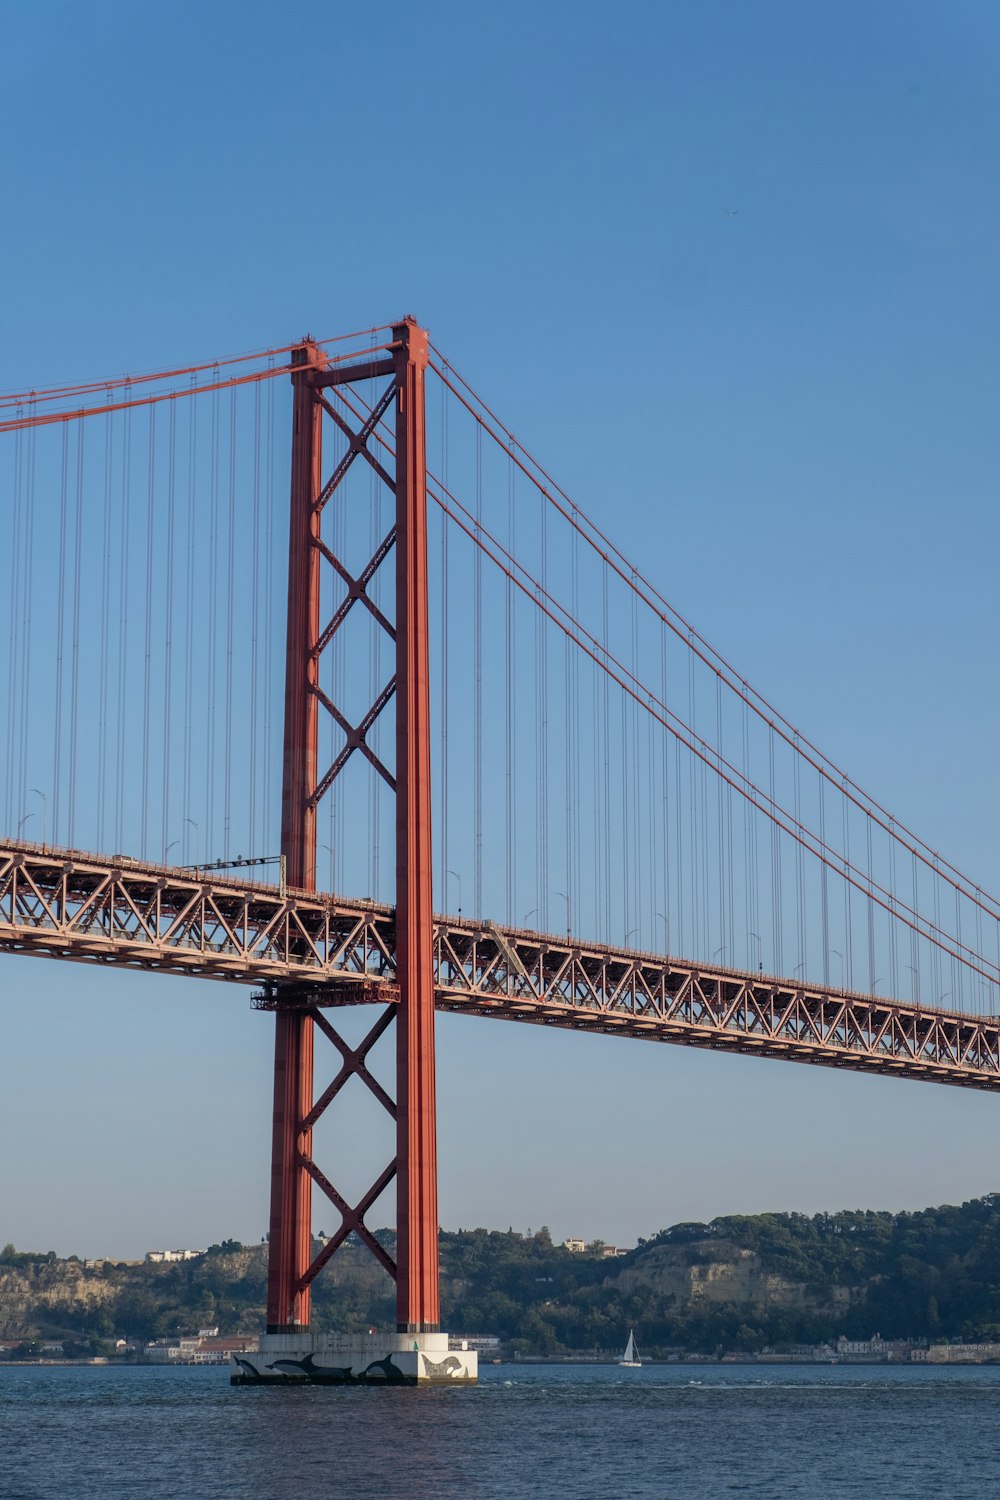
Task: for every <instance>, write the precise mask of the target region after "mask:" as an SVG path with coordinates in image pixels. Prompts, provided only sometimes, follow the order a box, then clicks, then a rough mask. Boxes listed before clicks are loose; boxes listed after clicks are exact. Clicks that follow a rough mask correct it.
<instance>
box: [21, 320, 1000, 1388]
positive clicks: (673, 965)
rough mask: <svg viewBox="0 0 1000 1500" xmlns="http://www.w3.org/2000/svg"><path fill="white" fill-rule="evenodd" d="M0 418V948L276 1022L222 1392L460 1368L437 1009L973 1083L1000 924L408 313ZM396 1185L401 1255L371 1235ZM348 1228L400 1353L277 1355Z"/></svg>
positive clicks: (999, 1044)
mask: <svg viewBox="0 0 1000 1500" xmlns="http://www.w3.org/2000/svg"><path fill="white" fill-rule="evenodd" d="M0 433H2V434H3V443H2V446H0V475H2V479H0V485H2V494H3V503H4V507H5V515H6V525H7V530H8V536H9V538H10V544H9V548H8V550H7V553H6V556H5V557H4V558H3V559H0V608H2V609H3V610H4V611H5V613H6V617H7V621H8V627H9V646H8V651H7V653H6V656H5V658H4V659H3V660H0V672H2V673H3V674H4V677H5V686H6V701H7V705H8V708H7V714H8V727H7V738H6V748H7V755H6V763H5V765H4V767H3V771H2V776H0V806H2V809H3V819H4V821H3V824H2V828H3V830H4V835H5V836H4V837H3V838H2V839H0V949H2V950H3V951H6V952H13V953H22V954H34V955H37V956H40V957H47V958H59V959H64V960H73V961H78V962H87V963H100V964H116V965H120V966H125V967H129V968H133V969H145V970H159V971H165V972H169V973H173V974H177V975H185V974H186V975H192V976H197V977H200V978H203V979H205V978H208V979H216V980H220V981H225V982H229V983H235V984H242V985H249V986H253V987H254V990H255V994H254V1001H253V1003H254V1004H255V1005H256V1006H257V1007H258V1009H260V1010H262V1011H273V1012H274V1013H275V1061H274V1115H273V1143H272V1169H271V1182H272V1188H271V1206H270V1234H269V1275H268V1312H267V1326H268V1334H267V1338H266V1339H265V1340H264V1348H265V1353H264V1354H263V1355H262V1356H261V1357H260V1359H259V1360H257V1362H256V1363H251V1362H244V1366H243V1367H241V1369H240V1370H239V1371H238V1372H237V1375H236V1378H238V1379H241V1380H258V1379H294V1378H304V1379H327V1380H331V1381H333V1380H357V1379H389V1380H396V1379H405V1380H416V1379H421V1380H423V1379H459V1380H461V1379H469V1378H473V1377H474V1374H475V1356H474V1355H469V1354H467V1353H465V1352H461V1351H460V1352H459V1353H457V1354H456V1353H455V1352H449V1351H448V1345H447V1339H446V1336H445V1335H444V1334H443V1333H441V1332H440V1330H439V1322H440V1317H439V1305H438V1264H437V1230H438V1215H437V1163H436V1116H435V1059H434V1012H435V1010H450V1011H457V1012H466V1013H469V1014H474V1015H477V1016H486V1017H489V1016H492V1017H494V1018H499V1019H504V1020H509V1021H520V1022H529V1023H532V1024H536V1025H545V1026H555V1027H568V1028H574V1029H578V1030H587V1031H595V1032H602V1033H606V1034H614V1033H620V1034H622V1035H624V1036H628V1037H633V1038H639V1039H643V1038H644V1039H647V1040H653V1041H661V1042H674V1043H680V1044H682V1045H687V1046H697V1047H703V1048H716V1049H721V1050H728V1051H735V1052H741V1053H746V1054H748V1055H759V1056H766V1057H778V1058H786V1059H789V1060H793V1061H799V1062H806V1063H813V1064H819V1065H822V1066H826V1067H837V1068H847V1069H852V1070H856V1071H870V1072H878V1073H883V1074H898V1075H899V1076H901V1077H904V1078H911V1079H924V1080H927V1081H931V1082H937V1083H949V1084H954V1085H958V1086H960V1087H965V1088H979V1089H997V1088H1000V1019H998V999H1000V904H998V902H997V900H996V899H995V898H994V897H992V896H990V895H989V894H988V893H986V892H985V891H984V890H982V889H981V888H980V887H979V886H978V885H977V884H976V883H975V882H974V881H972V880H971V879H970V878H968V877H967V876H966V875H964V874H963V873H962V872H961V871H959V870H958V869H957V868H956V867H955V866H954V865H953V864H951V863H950V862H949V861H948V860H947V859H946V858H945V857H944V856H943V855H941V854H940V853H938V852H936V851H935V850H934V849H932V848H931V847H930V846H929V845H928V844H926V843H925V842H924V841H923V840H922V839H921V838H920V837H919V836H918V835H917V834H916V833H915V832H914V831H913V830H912V829H911V828H910V827H908V826H907V825H906V824H904V823H903V822H901V821H900V820H899V819H898V818H896V817H894V816H893V815H892V814H891V813H890V812H889V810H888V809H887V808H886V807H885V806H884V805H883V804H882V803H881V802H879V801H878V800H876V799H875V798H874V797H873V796H871V795H870V794H869V793H867V792H866V791H864V790H863V789H862V788H861V787H860V786H859V785H858V784H857V783H856V782H855V781H854V780H853V779H852V777H851V776H850V775H849V774H848V773H847V772H846V771H845V770H844V769H842V768H841V767H840V766H838V765H836V764H835V763H834V762H833V761H832V760H831V759H830V758H829V757H827V756H826V755H825V754H824V753H823V752H822V751H821V750H820V748H819V747H818V746H816V745H815V744H814V743H812V742H811V741H810V740H809V739H808V738H806V736H805V735H804V734H803V733H802V732H801V731H799V730H798V729H797V728H796V727H795V726H794V725H793V724H792V723H791V722H790V721H789V720H788V719H787V718H786V717H785V716H784V715H782V714H781V713H780V712H779V710H778V709H777V708H776V707H775V706H773V705H772V704H771V703H770V702H768V700H767V699H766V698H765V697H764V696H763V695H762V694H761V693H760V692H759V691H757V690H756V689H755V688H754V687H753V686H752V685H751V684H750V682H749V681H748V679H747V677H746V676H745V675H743V674H742V672H740V671H739V670H737V668H736V667H735V666H734V665H732V664H731V663H730V662H729V661H728V660H727V659H726V658H724V657H723V656H722V655H720V654H719V653H718V652H717V651H716V650H714V649H713V647H712V646H711V645H710V644H709V642H708V640H707V639H706V638H705V637H704V636H703V635H701V634H700V632H699V631H698V630H697V629H696V628H695V626H694V624H693V623H691V622H690V621H688V620H687V619H686V618H684V617H683V616H682V615H681V614H680V613H678V611H677V610H676V609H675V608H674V607H673V606H672V605H671V604H670V602H669V600H668V598H667V596H666V593H665V592H663V591H661V588H660V587H659V586H658V584H657V582H656V581H655V579H654V578H653V576H651V575H652V574H653V572H654V569H653V568H652V567H651V566H650V565H648V564H646V565H643V566H641V567H640V566H638V565H637V564H636V563H635V562H633V561H630V560H629V559H628V557H627V555H626V553H625V551H624V550H622V549H621V548H620V547H619V546H618V545H617V543H616V542H615V541H614V540H613V539H612V537H611V535H610V533H609V528H608V527H607V526H605V525H603V524H599V523H598V521H597V520H595V519H594V516H593V515H592V514H591V513H590V512H589V511H588V510H585V509H584V508H583V507H582V505H581V504H580V503H579V502H578V501H577V500H575V499H574V498H572V497H571V496H570V495H569V494H567V493H566V491H565V490H564V489H563V488H562V487H561V486H560V485H559V484H558V483H557V481H556V480H555V479H554V478H553V477H552V475H551V474H550V473H549V472H548V471H547V470H546V469H545V468H543V467H542V465H541V464H540V462H539V461H538V460H537V459H536V458H535V457H533V456H532V455H531V454H530V453H529V452H528V451H527V450H526V449H525V448H524V447H523V446H522V444H521V443H520V442H519V441H518V440H517V439H516V438H515V436H514V434H513V433H512V432H511V431H510V430H509V428H508V427H507V426H506V425H505V424H504V423H503V422H502V420H501V419H500V418H499V417H498V416H497V414H496V413H495V412H494V411H493V409H492V408H491V407H490V406H489V405H487V403H486V401H485V400H484V399H483V398H482V397H481V396H480V395H478V394H477V392H476V391H475V390H474V389H473V387H472V386H471V385H470V384H469V383H468V381H467V380H466V378H465V377H464V376H463V375H462V374H460V373H459V372H458V371H457V370H456V369H455V367H454V366H453V365H452V364H451V363H450V362H449V361H448V359H447V358H446V357H445V355H444V354H443V353H442V352H441V351H440V350H438V349H437V348H436V347H435V346H434V345H433V344H432V343H431V342H430V340H429V338H428V335H427V333H426V331H425V330H424V329H423V328H421V327H420V326H419V325H418V324H417V323H416V322H415V321H414V320H412V319H405V320H403V321H402V322H400V323H396V324H392V325H384V326H378V327H375V328H370V329H365V330H362V331H360V332H355V333H352V334H348V335H342V336H338V337H336V338H329V339H324V338H316V339H313V338H306V339H303V340H301V341H300V342H298V343H296V344H292V345H288V346H286V347H283V348H279V349H269V350H265V351H262V352H258V353H253V354H248V355H241V356H238V357H234V358H232V359H227V360H218V361H212V362H209V363H202V364H198V365H190V366H186V367H178V368H173V369H168V370H157V371H152V372H148V371H147V372H141V373H137V374H132V375H129V376H126V377H120V378H116V379H113V380H94V381H89V382H83V383H78V384H76V385H72V386H70V385H64V386H60V387H54V388H51V389H47V390H34V391H24V392H17V393H13V394H11V395H8V396H6V397H4V398H2V400H0ZM289 450H290V453H291V485H290V487H289V485H288V481H287V473H288V455H289ZM594 508H595V511H596V506H595V507H594ZM710 598H711V595H710V593H707V594H706V600H707V603H708V604H709V605H710ZM432 789H433V806H434V816H433V819H432ZM111 851H114V852H111ZM360 1005H367V1006H372V1007H375V1008H376V1010H375V1015H376V1019H375V1021H374V1024H373V1025H372V1026H371V1028H370V1030H369V1031H368V1033H367V1035H366V1036H365V1037H364V1039H363V1040H362V1041H361V1042H360V1043H355V1044H351V1043H349V1042H348V1041H346V1040H345V1038H344V1037H343V1035H342V1034H341V1031H340V1030H338V1027H337V1025H336V1024H335V1018H336V1015H337V1009H338V1007H345V1006H360ZM393 1026H394V1027H395V1060H396V1076H395V1090H394V1093H390V1092H389V1090H388V1089H387V1088H386V1087H385V1086H384V1084H383V1083H382V1081H380V1079H379V1078H378V1077H377V1076H376V1072H375V1071H374V1070H373V1066H372V1064H371V1054H372V1052H373V1049H375V1048H376V1047H377V1045H378V1043H379V1042H380V1041H381V1039H382V1038H383V1036H385V1035H386V1034H387V1033H388V1032H389V1029H390V1028H391V1027H393ZM317 1037H319V1038H321V1039H323V1040H325V1041H327V1042H329V1043H330V1044H331V1046H332V1049H333V1051H332V1056H333V1057H334V1059H335V1062H334V1064H333V1067H332V1069H331V1071H332V1072H333V1076H332V1078H330V1079H329V1080H328V1079H327V1075H326V1074H325V1073H324V1074H323V1075H322V1076H321V1078H320V1079H319V1082H320V1085H321V1086H320V1087H319V1088H318V1089H317V1080H316V1079H315V1078H314V1071H315V1070H314V1043H315V1041H316V1039H317ZM352 1079H354V1080H357V1081H359V1082H360V1084H361V1085H362V1086H363V1087H364V1088H365V1089H367V1090H368V1091H369V1092H370V1093H371V1095H372V1096H373V1097H374V1099H375V1100H377V1102H378V1104H379V1105H380V1106H382V1107H383V1108H384V1110H385V1111H386V1113H387V1115H388V1117H389V1118H390V1119H391V1120H392V1121H393V1122H394V1127H393V1128H394V1130H395V1141H396V1149H395V1155H394V1157H393V1159H392V1160H390V1161H389V1162H387V1163H386V1165H385V1167H384V1170H382V1171H381V1172H380V1173H379V1174H378V1175H377V1176H376V1177H375V1178H374V1180H373V1181H372V1183H371V1185H370V1187H369V1189H368V1190H367V1191H366V1192H365V1193H364V1194H363V1195H362V1196H361V1197H360V1198H359V1199H357V1200H356V1201H354V1202H349V1201H348V1200H347V1199H346V1198H345V1197H344V1196H343V1195H342V1193H341V1192H340V1191H339V1190H338V1188H337V1186H336V1184H335V1183H334V1182H333V1181H332V1180H331V1179H330V1177H329V1176H328V1175H327V1173H326V1172H325V1171H324V1169H323V1165H322V1163H321V1162H320V1161H319V1160H317V1159H316V1153H315V1152H314V1141H313V1132H314V1129H315V1127H316V1126H317V1124H318V1122H319V1121H320V1119H321V1117H324V1116H325V1115H326V1112H327V1111H328V1110H330V1109H331V1107H334V1108H335V1101H336V1100H337V1098H338V1095H340V1094H341V1093H342V1091H343V1089H344V1087H345V1085H346V1084H347V1083H348V1082H349V1081H350V1080H352ZM347 1128H348V1129H349V1128H350V1127H349V1124H348V1125H347ZM393 1184H394V1186H395V1194H396V1213H395V1220H396V1230H397V1235H396V1246H395V1256H394V1257H393V1256H391V1255H390V1253H389V1251H388V1250H387V1249H386V1247H385V1246H384V1245H383V1244H382V1243H381V1242H380V1241H379V1240H378V1239H377V1238H376V1237H375V1235H374V1234H373V1233H372V1232H371V1229H370V1228H369V1226H368V1223H367V1222H366V1217H367V1216H369V1215H370V1213H371V1211H372V1209H373V1207H374V1205H375V1204H376V1203H377V1202H378V1201H379V1200H380V1198H381V1197H382V1195H383V1194H384V1193H386V1192H388V1191H389V1190H390V1189H391V1188H392V1186H393ZM314 1188H315V1189H316V1190H317V1191H318V1193H319V1194H320V1195H321V1197H322V1198H323V1199H326V1200H328V1201H329V1202H330V1203H332V1204H333V1206H334V1207H335V1208H336V1210H337V1212H338V1214H339V1216H340V1226H339V1228H338V1229H337V1231H336V1233H335V1234H334V1235H333V1236H332V1237H331V1238H330V1239H328V1240H326V1241H325V1242H324V1243H323V1244H322V1245H321V1246H319V1247H318V1248H317V1244H316V1242H315V1241H314V1238H313V1233H312V1224H313V1219H312V1199H313V1189H314ZM351 1235H354V1236H357V1237H358V1238H360V1240H361V1241H363V1242H364V1244H366V1245H367V1247H368V1249H369V1250H370V1251H371V1252H372V1254H373V1255H374V1256H375V1257H376V1259H377V1260H378V1261H379V1262H380V1264H381V1265H382V1266H383V1267H384V1269H385V1270H386V1271H387V1272H388V1274H389V1275H391V1276H392V1277H393V1278H394V1279H395V1282H396V1289H397V1334H396V1336H395V1339H394V1340H392V1339H390V1340H389V1341H388V1342H387V1340H386V1338H383V1339H382V1341H381V1342H380V1343H379V1342H378V1341H376V1342H372V1341H371V1340H368V1342H365V1340H359V1339H354V1340H353V1342H352V1340H351V1339H349V1338H347V1337H346V1336H345V1337H344V1338H342V1339H339V1340H338V1339H337V1338H335V1337H333V1336H330V1335H325V1336H323V1337H322V1338H321V1337H320V1336H319V1335H310V1334H309V1323H310V1288H311V1285H312V1283H313V1281H314V1279H315V1277H316V1276H317V1275H318V1274H319V1273H320V1272H321V1271H322V1269H323V1267H324V1266H325V1265H326V1264H327V1262H328V1261H329V1260H330V1258H331V1257H332V1256H333V1255H335V1254H336V1252H337V1250H338V1248H339V1247H340V1246H341V1245H342V1244H343V1243H344V1241H345V1240H346V1239H347V1238H348V1237H349V1236H351ZM338 1360H339V1361H340V1362H339V1363H338Z"/></svg>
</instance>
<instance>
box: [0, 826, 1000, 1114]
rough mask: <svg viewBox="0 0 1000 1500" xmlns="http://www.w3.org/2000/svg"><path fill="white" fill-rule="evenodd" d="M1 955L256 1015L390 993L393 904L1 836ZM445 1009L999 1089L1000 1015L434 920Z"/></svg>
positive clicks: (439, 1003) (439, 994) (440, 1000)
mask: <svg viewBox="0 0 1000 1500" xmlns="http://www.w3.org/2000/svg"><path fill="white" fill-rule="evenodd" d="M0 952H8V953H24V954H37V955H40V956H43V957H48V958H63V959H70V960H75V961H83V962H95V963H113V964H117V965H119V966H124V967H127V968H133V969H148V970H158V971H162V972H167V973H175V974H190V975H195V976H197V977H200V978H204V979H224V980H229V981H231V982H235V983H237V984H251V985H257V986H261V987H262V991H263V993H262V994H261V995H260V996H259V997H257V1000H256V1003H257V1004H258V1005H259V1006H260V1007H261V1008H264V1009H278V1008H286V1007H295V1006H305V1007H309V1008H314V1007H327V1006H336V1005H354V1004H358V1003H364V1002H378V1001H386V1002H389V1003H392V1002H394V1001H395V1000H396V999H397V998H398V989H397V986H396V982H395V980H396V974H395V913H394V911H393V909H392V908H391V907H384V906H378V905H375V904H373V903H371V902H364V901H345V900H343V899H341V898H340V897H337V896H326V895H320V894H310V893H308V892H302V891H295V890H291V891H287V892H286V893H285V894H284V895H282V894H281V893H280V892H279V891H278V890H277V889H276V888H275V887H273V886H266V885H258V884H254V883H252V882H248V881H245V880H241V879H230V878H228V877H220V876H218V875H217V874H216V873H215V872H214V871H213V872H209V871H186V870H178V869H174V868H171V867H169V866H161V865H154V864H146V863H143V862H140V861H137V860H133V859H129V858H127V857H125V856H120V855H118V856H112V857H110V858H107V857H100V856H95V855H91V854H84V853H80V852H77V851H75V850H65V849H48V848H42V847H39V846H37V845H31V844H24V843H16V842H11V841H0ZM434 975H435V987H436V998H435V1004H436V1008H437V1009H438V1010H448V1011H455V1012H462V1013H466V1014H471V1015H479V1016H493V1017H496V1018H499V1019H502V1020H508V1021H522V1022H530V1023H531V1024H534V1025H541V1026H562V1027H571V1028H573V1029H574V1030H579V1031H596V1032H603V1033H606V1034H615V1033H617V1034H620V1035H623V1036H630V1037H638V1038H644V1039H646V1040H648V1041H659V1042H675V1043H680V1044H682V1045H684V1046H692V1047H708V1048H715V1049H717V1050H721V1051H727V1052H742V1053H751V1054H756V1055H759V1056H763V1057H777V1058H785V1059H789V1060H794V1061H798V1062H808V1063H813V1064H819V1065H820V1066H825V1067H835V1068H849V1069H853V1070H856V1071H861V1072H877V1073H886V1074H895V1075H897V1076H899V1077H904V1078H922V1079H925V1080H928V1081H931V1082H935V1083H950V1084H956V1085H958V1086H960V1087H963V1088H979V1089H993V1090H1000V1020H998V1019H996V1018H993V1017H981V1016H965V1015H959V1014H957V1013H954V1012H949V1011H942V1010H937V1009H933V1008H931V1007H926V1006H920V1005H915V1004H912V1003H909V1002H905V1001H894V1000H887V999H885V998H881V997H875V996H871V995H864V994H861V993H856V992H851V991H843V990H833V989H827V988H824V987H823V986H816V985H812V984H803V983H800V982H798V981H790V980H787V979H782V978H778V977H775V976H771V975H766V974H753V973H748V972H744V971H740V970H734V969H726V968H721V967H716V966H711V965H701V964H696V963H693V962H690V961H688V960H686V959H681V958H673V957H671V958H663V957H658V956H656V955H654V954H643V953H632V952H629V951H628V950H625V949H618V948H611V947H605V946H603V945H601V944H594V943H584V942H580V941H577V940H576V939H573V938H564V937H557V936H554V935H552V934H546V933H538V932H525V931H521V930H518V929H514V928H508V927H499V926H496V925H495V924H493V923H489V922H476V921H470V920H467V919H456V918H452V917H443V916H439V917H436V918H435V923H434Z"/></svg>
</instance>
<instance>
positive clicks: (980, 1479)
mask: <svg viewBox="0 0 1000 1500" xmlns="http://www.w3.org/2000/svg"><path fill="white" fill-rule="evenodd" d="M998 1495H1000V1368H990V1367H986V1368H976V1367H958V1368H952V1369H942V1368H940V1367H937V1368H935V1367H928V1366H912V1367H908V1368H904V1367H899V1368H895V1369H894V1368H892V1367H886V1366H867V1367H858V1366H854V1367H850V1366H848V1367H844V1366H831V1367H803V1366H776V1365H771V1366H766V1367H764V1366H760V1365H751V1366H733V1365H722V1366H710V1367H709V1366H695V1365H681V1366H678V1365H644V1366H643V1368H642V1369H641V1370H620V1369H618V1368H617V1367H608V1366H583V1365H564V1366H553V1365H528V1366H517V1365H499V1366H493V1365H490V1366H487V1367H486V1369H485V1370H484V1372H483V1374H482V1376H481V1379H480V1383H479V1385H478V1386H477V1387H475V1388H473V1389H464V1390H448V1389H441V1388H434V1389H429V1390H413V1389H406V1390H398V1389H397V1390H371V1389H364V1388H358V1387H355V1388H353V1389H350V1388H349V1389H344V1390H341V1389H336V1388H334V1389H331V1388H330V1387H317V1386H313V1387H305V1388H299V1389H296V1390H276V1389H274V1388H273V1387H271V1388H269V1387H262V1388H261V1389H259V1390H254V1389H253V1388H248V1387H232V1386H230V1384H229V1378H228V1372H227V1371H226V1370H224V1369H220V1368H215V1369H205V1368H201V1369H199V1368H184V1369H161V1368H157V1367H140V1368H125V1369H116V1368H114V1367H100V1366H99V1367H87V1366H83V1367H64V1368H58V1367H52V1366H47V1367H17V1368H8V1369H5V1370H0V1500H107V1497H114V1496H129V1497H136V1500H189V1497H190V1500H216V1497H219V1500H223V1497H224V1500H236V1497H243V1496H247V1497H253V1500H326V1497H341V1496H343V1497H345V1500H347V1497H357V1496H361V1497H368V1496H371V1497H373V1500H375V1497H378V1500H396V1497H400V1500H402V1497H406V1500H425V1497H426V1500H451V1497H455V1500H457V1497H462V1500H487V1497H489V1500H493V1497H499V1496H503V1497H505V1500H521V1497H528V1496H531V1497H547V1496H553V1497H559V1500H590V1497H593V1500H619V1497H630V1500H631V1497H642V1500H646V1497H649V1500H653V1497H655V1500H688V1497H690V1500H713V1497H715V1496H739V1497H740V1500H747V1497H756V1496H760V1497H768V1500H775V1497H783V1496H795V1497H800V1500H830V1497H841V1496H845V1497H846V1496H851V1497H854V1496H878V1497H882V1500H904V1497H906V1500H909V1497H918V1496H919V1497H921V1500H922V1497H930V1496H933V1497H935V1500H966V1497H972V1496H975V1497H976V1500H983V1497H984V1496H986V1497H991V1496H998Z"/></svg>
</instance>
